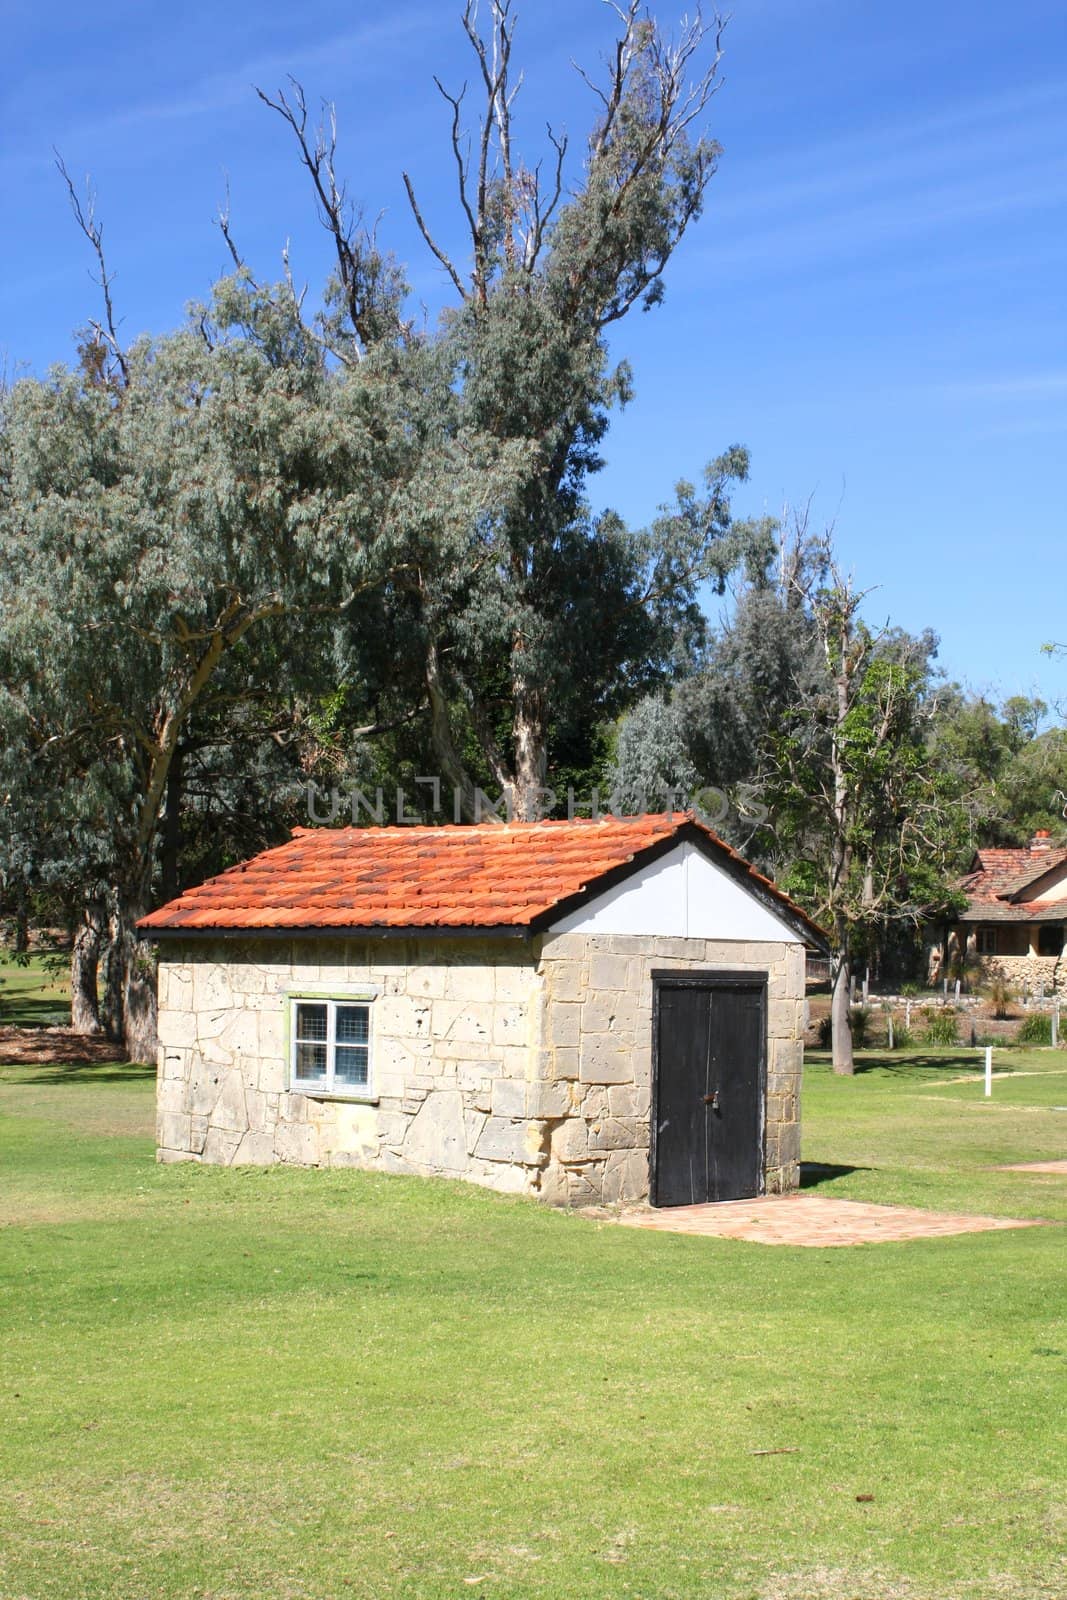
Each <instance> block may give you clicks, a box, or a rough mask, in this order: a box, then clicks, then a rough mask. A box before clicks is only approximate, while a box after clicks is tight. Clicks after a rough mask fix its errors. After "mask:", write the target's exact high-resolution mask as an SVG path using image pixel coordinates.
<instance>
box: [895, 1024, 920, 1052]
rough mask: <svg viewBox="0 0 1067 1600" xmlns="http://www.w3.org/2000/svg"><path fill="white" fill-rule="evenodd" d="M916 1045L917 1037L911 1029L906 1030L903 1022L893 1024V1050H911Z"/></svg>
mask: <svg viewBox="0 0 1067 1600" xmlns="http://www.w3.org/2000/svg"><path fill="white" fill-rule="evenodd" d="M914 1043H915V1035H914V1034H913V1033H912V1031H911V1029H910V1028H906V1027H905V1026H904V1024H903V1023H902V1022H895V1023H894V1024H893V1049H894V1050H910V1049H911V1046H912V1045H913V1044H914Z"/></svg>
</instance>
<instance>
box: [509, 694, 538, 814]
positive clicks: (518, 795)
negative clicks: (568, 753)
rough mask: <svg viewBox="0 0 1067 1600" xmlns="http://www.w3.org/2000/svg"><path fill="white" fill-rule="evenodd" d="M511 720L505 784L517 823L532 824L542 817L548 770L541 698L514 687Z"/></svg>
mask: <svg viewBox="0 0 1067 1600" xmlns="http://www.w3.org/2000/svg"><path fill="white" fill-rule="evenodd" d="M514 697H515V712H514V716H513V718H512V724H511V732H512V748H513V762H514V774H515V775H514V778H513V780H512V782H511V783H510V784H509V785H508V788H509V789H510V790H511V795H510V799H511V804H512V806H513V807H514V811H515V815H516V817H518V819H519V821H520V822H536V821H538V820H539V819H540V817H541V815H542V810H543V808H542V804H541V801H542V794H541V791H542V789H543V788H544V782H545V773H546V771H547V767H548V748H547V746H548V740H547V737H546V733H545V724H546V715H545V703H544V696H543V695H542V694H541V693H540V691H539V690H537V689H533V688H530V687H529V685H527V684H525V683H517V684H516V685H515V687H514Z"/></svg>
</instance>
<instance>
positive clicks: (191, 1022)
mask: <svg viewBox="0 0 1067 1600" xmlns="http://www.w3.org/2000/svg"><path fill="white" fill-rule="evenodd" d="M157 1032H158V1035H159V1042H160V1044H161V1045H163V1046H164V1048H165V1049H173V1048H183V1047H188V1046H190V1045H194V1044H195V1043H196V1015H195V1013H194V1012H192V1011H178V1010H172V1009H171V1008H170V1007H169V1006H168V1007H167V1008H166V1009H165V1010H163V1009H161V1010H160V1013H159V1021H158V1023H157Z"/></svg>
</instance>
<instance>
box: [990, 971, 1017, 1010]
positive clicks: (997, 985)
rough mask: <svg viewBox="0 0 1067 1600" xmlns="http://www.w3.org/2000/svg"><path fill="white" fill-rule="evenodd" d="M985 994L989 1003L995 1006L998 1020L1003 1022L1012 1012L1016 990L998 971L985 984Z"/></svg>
mask: <svg viewBox="0 0 1067 1600" xmlns="http://www.w3.org/2000/svg"><path fill="white" fill-rule="evenodd" d="M985 995H986V998H987V1000H988V1001H989V1004H990V1005H991V1006H992V1007H993V1015H994V1017H996V1019H997V1021H998V1022H1002V1021H1003V1020H1004V1018H1005V1017H1007V1016H1009V1015H1010V1014H1011V1006H1012V1002H1013V1001H1014V999H1015V991H1014V990H1013V988H1012V986H1011V984H1010V983H1009V982H1008V980H1007V978H1005V977H1004V976H1003V975H1002V974H1000V973H997V974H995V975H994V976H993V977H991V978H990V980H989V982H988V983H987V984H986V985H985Z"/></svg>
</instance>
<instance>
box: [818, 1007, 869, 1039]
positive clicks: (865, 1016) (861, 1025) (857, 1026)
mask: <svg viewBox="0 0 1067 1600" xmlns="http://www.w3.org/2000/svg"><path fill="white" fill-rule="evenodd" d="M849 1017H850V1018H851V1021H852V1045H853V1048H854V1049H856V1050H863V1049H865V1048H866V1046H867V1044H868V1042H869V1039H870V1031H871V1013H870V1011H869V1010H868V1008H867V1007H866V1006H853V1007H852V1010H851V1011H850V1012H849ZM833 1042H834V1019H833V1017H832V1016H831V1015H830V1013H829V1012H827V1014H826V1016H825V1017H820V1018H819V1048H820V1049H822V1050H829V1048H830V1046H831V1045H832V1044H833Z"/></svg>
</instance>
